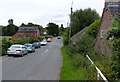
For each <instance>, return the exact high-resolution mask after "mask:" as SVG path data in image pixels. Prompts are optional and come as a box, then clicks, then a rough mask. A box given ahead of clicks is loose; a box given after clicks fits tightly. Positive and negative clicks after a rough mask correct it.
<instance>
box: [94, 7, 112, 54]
mask: <svg viewBox="0 0 120 82" xmlns="http://www.w3.org/2000/svg"><path fill="white" fill-rule="evenodd" d="M111 27H112V15H111V13H110V10H109V8H104V10H103V14H102V18H101V25H100V29H99V32H98V36H97V39H96V44H95V46H96V48H97V50H98V52H99V53H100V54H102V51H103V44H102V39H104V38H105V35H104V34H103V38H102V37H101V36H100V35H101V34H100V33H101V30H103V32H104V31H106V30H107V29H108V28H111Z"/></svg>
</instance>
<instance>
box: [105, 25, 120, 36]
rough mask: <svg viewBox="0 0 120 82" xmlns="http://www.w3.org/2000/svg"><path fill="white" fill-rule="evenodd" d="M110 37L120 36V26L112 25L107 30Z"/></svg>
mask: <svg viewBox="0 0 120 82" xmlns="http://www.w3.org/2000/svg"><path fill="white" fill-rule="evenodd" d="M107 33H108V38H110V37H112V36H114V37H115V38H120V27H112V28H110V29H108V30H107Z"/></svg>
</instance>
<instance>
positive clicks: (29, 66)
mask: <svg viewBox="0 0 120 82" xmlns="http://www.w3.org/2000/svg"><path fill="white" fill-rule="evenodd" d="M62 46H63V44H62V41H61V39H57V38H54V39H53V40H52V42H50V43H48V45H47V46H41V48H39V49H36V51H35V52H34V53H29V54H28V55H25V56H24V57H8V56H3V57H2V80H59V75H60V70H61V63H62V62H61V52H60V48H61V47H62ZM0 62H1V61H0Z"/></svg>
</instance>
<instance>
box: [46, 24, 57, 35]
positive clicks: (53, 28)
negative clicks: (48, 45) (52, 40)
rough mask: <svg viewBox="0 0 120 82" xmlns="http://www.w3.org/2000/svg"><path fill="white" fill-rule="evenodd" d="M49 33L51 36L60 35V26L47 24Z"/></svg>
mask: <svg viewBox="0 0 120 82" xmlns="http://www.w3.org/2000/svg"><path fill="white" fill-rule="evenodd" d="M46 28H47V31H48V34H49V35H52V36H58V34H59V26H58V25H56V24H55V23H49V24H47V27H46Z"/></svg>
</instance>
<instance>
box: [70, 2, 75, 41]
mask: <svg viewBox="0 0 120 82" xmlns="http://www.w3.org/2000/svg"><path fill="white" fill-rule="evenodd" d="M73 1H74V0H72V4H71V9H70V10H71V13H70V27H69V43H70V42H71V41H70V38H71V34H72V14H73V8H72V6H73Z"/></svg>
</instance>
